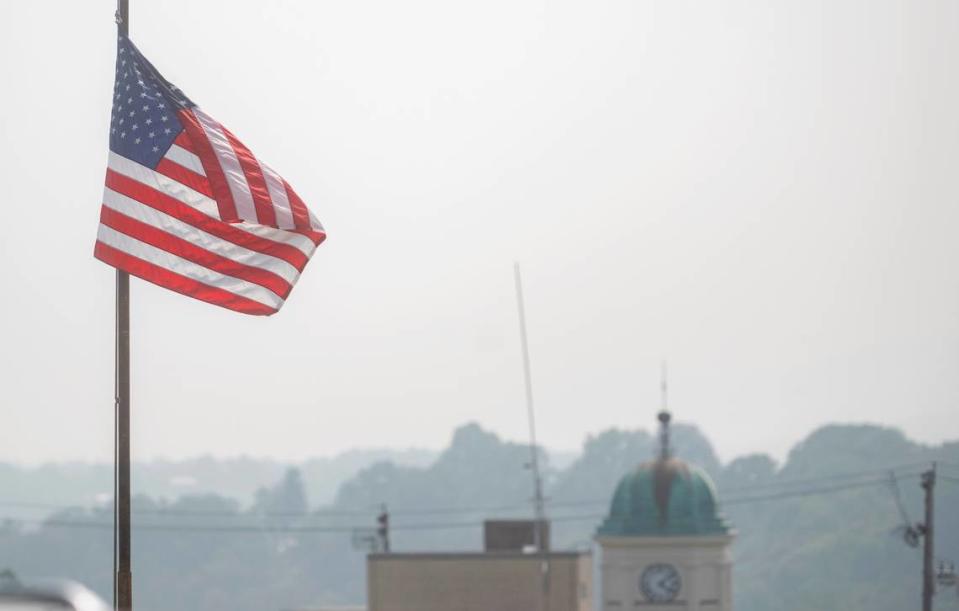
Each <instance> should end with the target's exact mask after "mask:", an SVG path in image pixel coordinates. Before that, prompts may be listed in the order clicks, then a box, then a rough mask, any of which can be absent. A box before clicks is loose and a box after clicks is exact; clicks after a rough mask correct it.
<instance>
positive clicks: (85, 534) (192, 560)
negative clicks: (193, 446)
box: [0, 423, 959, 611]
mask: <svg viewBox="0 0 959 611" xmlns="http://www.w3.org/2000/svg"><path fill="white" fill-rule="evenodd" d="M674 444H675V446H676V448H677V451H678V454H679V455H680V456H681V457H682V458H684V459H686V460H687V461H689V462H694V463H697V464H699V465H700V466H702V467H703V468H704V469H705V470H706V471H707V472H708V473H709V474H710V475H711V476H712V477H713V479H714V481H715V482H716V484H717V487H718V491H719V496H720V502H721V506H722V510H723V513H724V514H725V516H726V518H727V519H728V520H729V521H730V523H731V524H732V525H733V527H734V528H735V530H736V532H737V540H736V543H735V544H734V548H733V549H734V555H735V559H736V565H735V569H734V580H735V586H734V588H735V589H734V591H735V600H736V609H737V611H822V610H837V611H901V610H903V609H915V608H917V601H918V599H919V571H920V556H919V554H918V553H917V551H916V550H913V549H910V548H908V547H907V546H905V545H904V543H903V542H902V539H901V537H900V534H899V533H898V532H897V530H896V529H897V527H899V526H901V525H902V523H903V520H904V518H903V516H902V512H905V513H906V514H907V517H906V519H908V520H909V521H911V522H915V521H917V520H919V519H920V517H921V511H920V510H921V495H920V490H919V486H918V473H919V471H920V470H922V469H924V468H927V466H928V464H929V463H930V462H931V461H938V462H939V465H940V467H939V468H940V474H941V478H940V483H939V486H938V488H937V497H936V504H937V531H936V550H937V557H939V558H942V559H946V560H950V559H951V560H956V561H959V442H951V443H946V444H942V445H937V446H928V445H923V444H918V443H915V442H912V441H910V440H909V439H907V438H906V437H905V436H904V435H903V434H902V433H901V432H899V431H897V430H894V429H889V428H884V427H878V426H869V425H861V426H846V425H843V426H838V425H834V426H826V427H823V428H821V429H819V430H817V431H815V432H814V433H812V434H811V435H809V436H808V437H807V438H806V439H804V440H803V441H802V442H801V443H799V444H797V445H796V446H795V447H794V448H793V449H792V451H791V452H789V454H788V456H787V458H786V460H785V461H784V462H783V463H782V464H777V463H776V462H775V461H774V460H772V459H771V458H770V457H768V456H765V455H761V454H757V455H751V456H744V457H740V458H737V459H735V460H733V461H731V462H729V463H727V464H722V463H721V462H720V461H719V460H718V459H717V457H716V455H715V453H714V451H713V449H712V446H711V445H710V443H709V441H708V440H707V439H706V438H705V437H704V436H703V435H702V434H701V433H700V432H699V431H698V430H697V429H696V428H695V427H693V426H689V425H683V424H682V423H680V424H677V425H676V426H675V430H674ZM654 447H655V440H654V438H653V436H652V435H651V434H650V433H649V432H647V431H642V430H633V431H624V430H609V431H605V432H603V433H600V434H598V435H595V436H592V437H589V438H588V439H587V440H586V441H585V443H584V445H583V449H582V451H581V452H580V453H579V455H578V456H577V457H576V458H575V460H573V461H572V462H569V460H568V458H567V460H565V461H564V462H565V463H566V464H565V465H564V466H563V468H558V467H555V466H553V465H551V464H550V461H549V456H548V455H546V454H544V455H543V457H542V458H543V463H544V465H545V474H546V481H547V491H546V493H547V496H548V498H549V515H550V517H551V518H553V519H554V520H555V522H554V544H555V545H554V547H564V548H588V546H589V544H590V540H591V538H592V535H593V532H594V531H595V528H596V526H597V524H598V523H599V521H600V520H601V519H602V516H603V515H604V513H605V512H606V511H607V509H608V503H609V499H610V496H611V495H612V491H613V488H614V486H615V484H616V482H617V481H618V479H619V478H620V477H621V476H622V475H623V473H625V472H626V471H627V470H629V469H632V468H634V467H635V465H636V464H637V463H639V462H642V461H645V460H648V459H649V458H651V457H652V456H653V452H654ZM528 459H529V456H528V448H526V446H525V445H523V444H517V443H512V442H508V441H504V440H502V439H500V438H499V437H497V436H496V435H494V434H493V433H490V432H489V431H486V430H484V429H482V428H481V427H480V426H478V425H476V424H467V425H464V426H462V427H460V428H459V429H457V430H456V431H455V432H454V434H453V437H452V439H451V442H450V444H449V447H447V448H446V449H445V450H443V451H442V452H440V453H438V454H437V455H435V456H431V455H428V454H427V453H415V452H413V453H411V454H405V455H403V454H401V455H397V456H390V455H389V454H383V455H380V456H378V457H377V456H374V455H372V454H365V455H359V456H354V457H349V458H343V459H342V460H340V461H332V462H329V463H324V462H322V461H321V462H319V463H315V464H313V465H312V467H311V463H307V464H305V465H302V466H301V467H300V469H299V470H297V469H291V468H290V465H283V464H280V463H265V464H261V463H256V462H254V463H250V464H246V463H242V462H238V463H233V466H232V467H228V466H226V465H225V464H224V465H216V466H212V465H209V464H204V463H203V461H198V462H196V463H188V464H180V465H178V466H177V467H176V468H175V469H174V468H170V469H167V470H166V471H164V470H159V469H158V470H156V471H154V472H153V473H154V477H156V478H157V480H156V483H154V484H150V485H153V486H156V489H158V490H159V489H161V488H160V485H159V483H160V482H162V481H166V482H167V483H168V484H169V482H170V481H172V480H171V479H170V478H172V477H177V478H184V477H192V478H194V479H195V483H194V484H193V485H192V489H193V490H200V489H203V488H204V487H205V486H208V485H209V483H208V482H210V481H216V482H218V485H220V486H223V488H220V489H219V490H220V492H219V493H218V494H219V495H217V494H188V495H180V496H178V497H177V496H176V495H174V494H159V493H155V496H149V497H148V496H140V497H138V498H137V499H136V503H135V523H137V524H139V525H141V527H142V528H141V529H140V530H138V531H136V532H135V546H134V561H135V567H136V570H135V579H136V582H135V591H136V592H137V595H138V605H137V607H138V609H141V610H144V611H163V610H166V609H172V608H176V609H182V610H184V611H193V610H197V611H199V610H200V609H203V610H204V611H226V610H230V611H260V610H262V609H279V608H297V607H308V606H311V605H314V606H315V605H318V604H320V603H327V604H344V603H354V602H360V601H362V600H363V598H364V596H365V576H364V566H365V563H364V552H363V550H362V549H356V545H357V544H361V539H356V540H355V541H354V536H353V535H354V534H357V535H363V534H364V532H369V531H370V529H372V528H373V527H374V525H375V515H376V513H377V511H378V510H379V507H380V505H381V503H386V504H387V505H388V506H389V508H390V512H391V525H392V531H391V538H392V543H393V548H394V549H395V550H398V551H413V550H419V551H422V550H476V549H480V547H481V529H480V523H481V520H483V519H484V518H487V517H496V516H499V517H528V516H529V515H530V503H529V497H530V473H529V471H528V470H527V469H526V468H525V464H526V463H527V461H528ZM244 467H247V468H248V472H247V473H246V474H239V473H234V472H232V469H238V468H239V469H242V468H244ZM311 468H315V469H316V471H315V472H313V471H311ZM64 469H65V470H66V471H67V472H68V471H69V470H68V469H66V468H65V467H64ZM351 470H352V475H350V472H351ZM50 473H51V471H50V470H46V471H44V470H39V471H37V472H35V473H34V475H35V477H32V478H31V477H30V476H29V474H28V475H27V476H25V477H27V479H26V480H18V479H16V478H14V480H15V481H16V482H17V485H19V486H21V490H19V491H18V492H19V493H22V494H26V493H27V487H29V485H33V484H34V483H35V482H37V481H41V480H42V481H44V482H50V481H55V482H64V486H65V488H66V489H67V490H69V491H71V493H72V494H79V493H80V492H82V490H85V489H87V487H89V485H90V482H91V481H94V478H92V476H90V475H89V474H87V475H84V473H85V472H84V471H83V470H82V469H81V470H79V471H77V472H76V473H78V474H79V475H80V476H83V477H79V476H78V477H77V479H76V481H75V482H72V483H71V482H67V481H66V479H65V478H64V476H63V475H57V477H59V478H61V479H56V478H54V479H53V480H50V479H43V478H46V477H49V476H50ZM52 473H55V474H59V473H61V472H60V471H57V470H56V469H54V470H53V471H52ZM316 473H319V475H318V476H317V475H316ZM9 476H10V475H9V470H6V471H5V470H3V469H0V482H5V481H7V480H3V479H2V478H3V477H9ZM17 477H24V476H23V475H22V474H21V475H19V476H17ZM338 477H339V478H340V480H339V481H340V482H341V484H340V485H339V487H338V488H337V489H336V492H335V494H331V493H329V492H327V493H325V494H326V497H325V498H327V499H329V501H328V502H327V503H322V502H321V503H318V502H317V501H316V498H324V496H323V495H324V493H322V492H320V493H310V492H309V490H323V489H325V490H327V491H330V490H332V488H330V487H328V486H329V482H333V481H336V479H337V478H338ZM164 478H165V479H164ZM314 478H315V479H314ZM147 481H149V480H147ZM177 481H180V482H182V481H183V480H177ZM253 481H255V482H257V483H256V484H252V485H251V483H250V482H253ZM317 482H319V483H317ZM267 483H268V484H269V485H266V484H267ZM257 485H259V488H258V489H257ZM144 486H146V485H144ZM231 486H232V487H231ZM324 486H327V487H326V488H324ZM164 490H166V491H167V492H170V491H174V490H179V488H177V487H176V486H174V487H172V488H169V487H168V488H166V489H164ZM224 490H231V491H232V494H233V496H235V498H232V499H231V498H226V494H227V493H226V492H223V491H224ZM4 494H5V495H6V492H5V493H4ZM51 494H52V493H51ZM314 494H316V496H315V497H314V496H313V495H314ZM897 495H898V497H900V498H901V500H902V508H901V509H900V507H899V506H898V504H897V501H896V498H897ZM160 497H163V498H160ZM164 499H166V500H164ZM238 499H239V500H238ZM307 503H309V507H311V508H312V509H310V510H309V512H308V513H306V514H304V513H303V509H304V508H305V507H307ZM109 519H110V512H109V510H106V509H99V510H90V509H82V508H78V509H71V510H62V511H59V512H58V513H57V514H55V515H54V516H53V517H52V520H51V521H50V522H47V523H46V524H45V525H43V526H41V527H39V528H37V526H36V525H33V526H30V525H27V524H24V523H17V522H16V521H13V522H7V523H5V524H3V525H2V526H0V568H3V567H6V566H9V567H10V568H13V569H15V570H18V571H21V572H23V573H24V574H41V573H43V574H56V575H64V576H72V577H75V578H79V579H80V580H82V581H84V582H86V583H88V584H90V585H92V586H93V587H95V588H96V589H98V590H99V591H101V592H102V593H104V594H106V593H108V592H109V587H110V566H109V563H110V559H111V557H112V556H111V553H110V549H111V548H110V545H111V543H112V539H111V535H110V531H109V530H108V529H103V530H100V529H98V528H93V527H91V526H90V525H106V524H108V523H109ZM357 529H360V530H357ZM937 605H938V606H937V607H936V609H937V610H938V611H943V610H946V609H953V610H955V609H959V596H957V595H956V592H954V591H943V592H941V593H940V595H939V596H938V599H937Z"/></svg>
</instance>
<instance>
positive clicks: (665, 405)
mask: <svg viewBox="0 0 959 611" xmlns="http://www.w3.org/2000/svg"><path fill="white" fill-rule="evenodd" d="M659 390H660V394H661V402H662V406H661V407H662V409H661V410H660V411H659V416H658V419H659V424H660V427H659V458H660V459H661V460H667V459H668V458H669V457H670V456H671V455H672V453H673V449H672V448H671V447H670V443H669V421H670V420H672V415H671V414H670V413H669V386H668V375H667V371H666V361H665V360H663V362H662V367H661V369H660V378H659Z"/></svg>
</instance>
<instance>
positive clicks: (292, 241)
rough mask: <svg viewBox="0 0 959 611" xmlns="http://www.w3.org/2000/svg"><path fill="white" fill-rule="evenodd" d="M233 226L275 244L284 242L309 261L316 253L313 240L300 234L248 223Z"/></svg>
mask: <svg viewBox="0 0 959 611" xmlns="http://www.w3.org/2000/svg"><path fill="white" fill-rule="evenodd" d="M233 226H234V227H239V228H240V229H242V230H243V231H247V232H249V233H252V234H253V235H255V236H257V237H261V238H266V239H267V240H273V241H274V242H283V243H284V244H289V245H290V246H293V247H295V248H296V249H297V250H299V251H300V252H302V253H303V254H304V255H306V258H307V259H309V258H310V257H312V256H313V253H314V251H316V244H314V243H313V240H311V239H310V238H308V237H306V236H305V235H303V234H300V233H294V232H292V231H284V230H283V229H277V228H276V227H267V226H266V225H257V224H255V223H246V222H242V223H234V224H233Z"/></svg>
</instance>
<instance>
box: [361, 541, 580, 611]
mask: <svg viewBox="0 0 959 611" xmlns="http://www.w3.org/2000/svg"><path fill="white" fill-rule="evenodd" d="M544 561H545V562H547V563H548V566H549V576H550V578H549V580H548V591H547V592H546V594H545V596H544V592H543V580H542V577H541V575H542V565H543V562H544ZM367 589H368V592H367V595H368V598H367V604H368V606H369V611H591V600H592V562H591V560H590V556H589V554H580V553H575V552H552V553H549V554H547V555H546V556H545V558H544V557H543V556H536V555H532V554H522V553H513V552H507V553H475V554H371V555H369V556H368V557H367Z"/></svg>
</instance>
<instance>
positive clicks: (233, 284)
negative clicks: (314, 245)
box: [97, 224, 283, 310]
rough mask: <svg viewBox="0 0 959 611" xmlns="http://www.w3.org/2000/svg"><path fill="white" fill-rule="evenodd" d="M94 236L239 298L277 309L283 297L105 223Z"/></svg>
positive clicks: (109, 244)
mask: <svg viewBox="0 0 959 611" xmlns="http://www.w3.org/2000/svg"><path fill="white" fill-rule="evenodd" d="M97 239H98V240H99V241H101V242H103V243H104V244H106V245H107V246H112V247H113V248H116V249H117V250H120V251H123V252H125V253H127V254H128V255H131V256H134V257H136V258H138V259H142V260H144V261H146V262H148V263H152V264H153V265H156V266H157V267H161V268H163V269H165V270H167V271H171V272H173V273H175V274H180V275H181V276H186V277H187V278H191V279H193V280H196V281H197V282H201V283H203V284H205V285H207V286H212V287H215V288H218V289H222V290H224V291H228V292H230V293H233V294H234V295H239V296H240V297H246V298H247V299H251V300H253V301H256V302H258V303H262V304H263V305H265V306H268V307H270V308H273V309H276V310H279V309H280V306H282V305H283V300H282V299H281V298H280V297H278V296H277V295H276V294H275V293H273V291H271V290H269V289H265V288H263V287H262V286H260V285H258V284H253V283H251V282H246V281H245V280H240V279H238V278H234V277H232V276H227V275H224V274H221V273H219V272H216V271H214V270H212V269H209V268H207V267H203V266H201V265H197V264H196V263H193V262H192V261H187V260H186V259H184V258H182V257H178V256H176V255H174V254H172V253H169V252H167V251H165V250H161V249H159V248H156V247H155V246H151V245H150V244H146V243H144V242H141V241H140V240H137V239H136V238H132V237H130V236H128V235H125V234H123V233H120V232H119V231H116V230H115V229H112V228H110V227H107V226H106V225H103V224H101V225H100V229H99V231H97Z"/></svg>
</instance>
